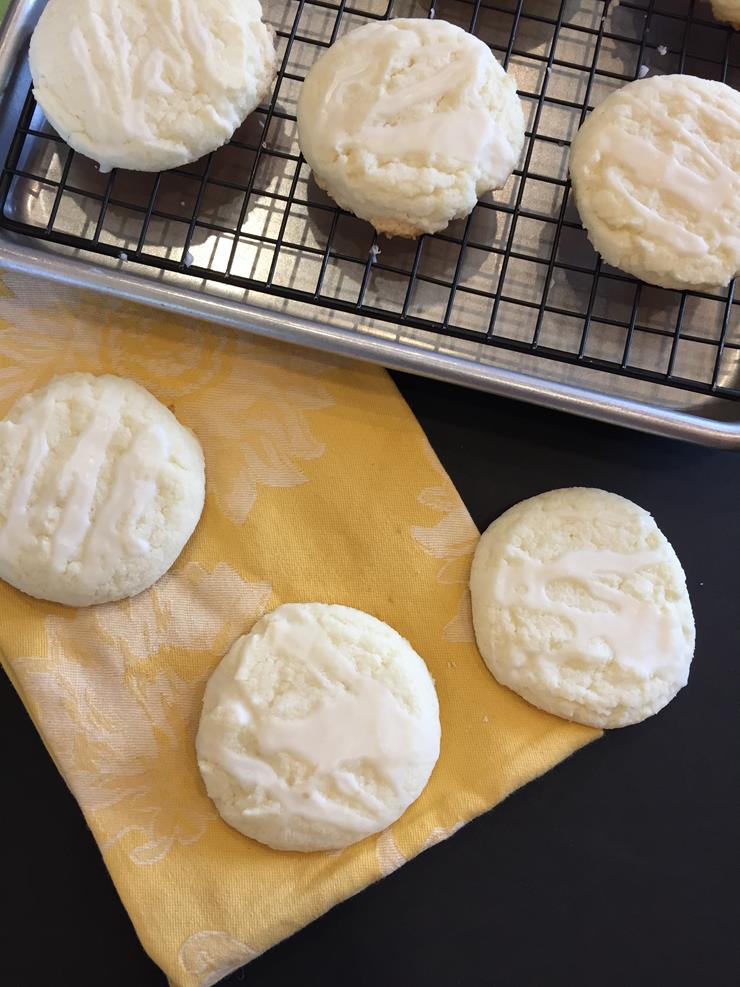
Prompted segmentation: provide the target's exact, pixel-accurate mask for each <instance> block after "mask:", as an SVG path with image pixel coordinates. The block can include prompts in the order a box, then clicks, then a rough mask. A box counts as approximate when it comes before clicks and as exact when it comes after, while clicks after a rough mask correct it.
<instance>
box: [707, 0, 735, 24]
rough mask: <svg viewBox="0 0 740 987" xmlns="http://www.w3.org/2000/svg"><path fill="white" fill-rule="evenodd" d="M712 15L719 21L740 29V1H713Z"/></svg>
mask: <svg viewBox="0 0 740 987" xmlns="http://www.w3.org/2000/svg"><path fill="white" fill-rule="evenodd" d="M712 13H713V14H714V16H715V17H716V18H717V20H718V21H726V22H727V23H728V24H732V26H733V27H736V28H738V29H740V0H712Z"/></svg>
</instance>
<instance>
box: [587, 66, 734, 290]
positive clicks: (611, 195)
mask: <svg viewBox="0 0 740 987" xmlns="http://www.w3.org/2000/svg"><path fill="white" fill-rule="evenodd" d="M570 174H571V179H572V182H573V191H574V192H575V198H576V204H577V206H578V211H579V213H580V215H581V220H582V221H583V225H584V226H585V228H586V230H587V232H588V235H589V239H590V240H591V242H592V243H593V245H594V247H595V248H596V250H598V252H599V253H600V254H601V256H602V257H603V258H604V260H605V261H606V262H607V263H609V264H611V265H613V266H614V267H618V268H620V269H621V270H623V271H626V272H627V273H629V274H633V275H634V276H635V277H638V278H641V279H642V280H643V281H647V282H649V283H650V284H656V285H660V286H661V287H664V288H676V289H679V290H682V289H690V288H697V289H701V288H716V287H720V286H722V285H726V284H727V282H728V281H730V280H731V279H732V278H733V277H735V275H736V274H737V273H738V271H740V232H738V231H740V93H738V92H736V91H735V90H734V89H731V88H730V87H729V86H726V85H724V84H723V83H721V82H712V81H709V80H706V79H697V78H694V77H693V76H689V75H665V76H656V77H654V78H650V79H640V80H638V81H637V82H632V83H630V84H629V85H627V86H625V87H624V88H623V89H620V90H618V91H617V92H615V93H613V94H612V95H611V96H609V97H607V99H605V100H604V102H603V103H601V104H600V105H599V106H598V107H597V108H596V109H595V110H594V111H593V113H592V114H591V115H590V116H589V118H588V119H587V120H586V122H585V123H584V124H583V126H582V127H581V129H580V130H579V131H578V134H577V135H576V138H575V140H574V142H573V147H572V149H571V157H570Z"/></svg>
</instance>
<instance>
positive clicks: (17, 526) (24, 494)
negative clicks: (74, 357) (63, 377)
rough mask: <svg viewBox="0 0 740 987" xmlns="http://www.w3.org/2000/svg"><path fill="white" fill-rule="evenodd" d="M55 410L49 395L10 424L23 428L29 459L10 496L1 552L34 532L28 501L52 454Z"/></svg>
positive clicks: (14, 547) (9, 550)
mask: <svg viewBox="0 0 740 987" xmlns="http://www.w3.org/2000/svg"><path fill="white" fill-rule="evenodd" d="M53 410H54V402H53V400H52V399H51V398H50V397H49V395H48V394H47V395H46V396H45V397H44V399H43V401H41V403H40V404H38V405H36V406H34V408H33V409H32V411H30V412H26V414H24V415H23V417H22V418H21V420H20V422H18V424H17V425H13V424H12V423H10V422H9V423H7V424H8V425H10V427H12V428H20V429H23V431H24V433H25V435H24V439H23V443H24V446H25V450H26V459H25V462H24V463H23V468H22V469H21V475H20V476H19V477H18V481H17V482H16V484H15V487H14V488H13V492H12V494H11V495H10V503H9V504H8V509H7V513H6V515H5V522H4V524H3V525H2V526H0V552H2V553H3V554H11V553H14V552H16V551H17V550H18V548H19V547H20V546H21V545H23V543H24V542H25V541H26V539H27V538H28V537H29V535H30V528H29V526H28V502H29V501H30V499H31V493H32V491H33V486H34V483H35V480H36V476H37V475H38V472H39V469H40V468H41V465H42V464H43V462H44V461H45V460H46V457H47V455H48V454H49V443H48V441H47V438H46V433H47V429H48V427H49V423H50V422H51V414H52V411H53Z"/></svg>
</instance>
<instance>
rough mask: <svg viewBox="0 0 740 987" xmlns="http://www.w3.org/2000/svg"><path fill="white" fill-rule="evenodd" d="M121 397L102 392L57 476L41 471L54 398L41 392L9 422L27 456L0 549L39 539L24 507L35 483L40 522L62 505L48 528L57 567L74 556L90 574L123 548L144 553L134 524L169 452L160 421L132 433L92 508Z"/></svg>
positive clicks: (116, 390)
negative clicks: (105, 488)
mask: <svg viewBox="0 0 740 987" xmlns="http://www.w3.org/2000/svg"><path fill="white" fill-rule="evenodd" d="M124 397H125V392H124V390H123V388H120V387H117V386H115V385H113V386H110V387H109V388H108V389H107V392H106V404H105V406H99V407H97V408H96V409H95V411H94V412H93V414H92V416H91V417H90V420H89V421H88V422H87V425H86V426H85V428H84V430H83V431H82V433H81V434H80V436H79V438H78V440H77V443H76V445H75V446H74V448H73V449H72V451H71V453H70V455H69V458H68V459H67V461H66V463H65V464H64V467H63V468H62V469H61V470H60V472H59V474H58V475H57V476H52V475H49V471H48V470H47V469H45V466H46V463H47V457H48V455H49V444H48V438H47V435H48V429H49V426H50V424H51V421H52V416H53V411H54V401H53V398H51V397H50V396H49V395H46V396H45V397H44V398H43V400H41V401H39V402H36V403H34V404H33V405H31V407H30V408H29V409H28V410H27V411H25V412H24V413H23V415H22V416H21V417H20V419H19V421H18V423H17V424H16V425H12V423H8V424H11V426H12V427H14V428H19V429H22V430H23V432H24V436H23V440H22V449H23V451H24V452H25V458H24V461H23V465H22V468H21V470H20V476H19V478H18V480H17V481H16V484H15V486H14V488H13V491H12V494H11V496H10V499H9V504H8V508H7V512H6V517H5V521H4V523H3V524H2V525H1V526H0V551H2V552H3V553H5V554H8V555H10V554H17V553H18V552H19V551H21V550H22V548H23V546H24V545H25V544H27V543H28V541H29V540H31V539H35V538H37V537H38V532H33V531H31V529H30V526H29V505H30V503H31V500H32V494H33V490H34V486H35V485H36V484H37V483H41V484H42V487H41V490H40V493H39V495H38V499H37V503H36V505H35V507H34V513H35V514H37V515H38V516H39V518H40V519H44V518H45V517H48V515H49V512H50V511H53V510H54V509H55V507H56V506H57V505H59V508H60V509H59V516H58V519H57V521H56V523H55V525H54V527H53V530H51V531H48V537H49V547H50V556H51V564H52V566H53V567H54V568H55V569H56V570H57V571H63V570H64V569H65V568H66V567H67V566H68V565H69V564H70V562H72V561H76V562H78V564H79V566H80V577H81V578H82V579H83V580H84V579H85V578H86V577H88V576H89V577H90V578H94V577H95V575H96V573H99V571H100V568H101V565H106V564H111V563H114V562H115V561H116V559H117V558H118V557H119V556H120V554H121V551H122V550H123V551H127V552H129V553H130V554H141V553H143V552H145V551H146V550H147V549H148V547H149V544H148V542H146V541H145V540H143V539H141V538H139V537H137V535H136V532H135V528H136V524H137V522H138V520H139V518H140V517H141V515H142V514H143V513H144V511H145V510H146V508H147V506H148V505H149V503H150V502H151V501H152V499H153V498H154V496H155V495H156V491H157V475H158V473H159V471H160V469H161V467H162V465H163V464H164V463H165V462H166V460H167V457H168V455H169V442H168V439H167V435H166V433H165V431H164V429H163V428H162V427H161V426H159V425H153V426H149V427H146V428H144V429H142V430H141V431H140V432H138V433H137V434H136V435H135V436H134V438H133V441H132V442H131V444H130V445H129V447H128V448H127V449H126V450H125V452H123V454H122V455H120V456H119V457H118V459H117V461H116V463H115V469H114V476H113V480H112V483H111V485H110V488H109V490H108V491H107V494H106V497H105V499H104V500H103V501H102V502H101V503H100V504H98V505H95V498H96V495H97V493H98V489H99V480H100V473H101V470H102V468H103V465H104V464H105V462H106V458H107V456H108V450H109V447H110V444H111V442H112V440H113V438H114V437H115V435H116V433H117V432H118V430H119V428H120V426H121V420H120V412H121V407H122V405H123V402H124ZM45 523H48V522H45Z"/></svg>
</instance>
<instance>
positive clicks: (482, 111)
mask: <svg viewBox="0 0 740 987" xmlns="http://www.w3.org/2000/svg"><path fill="white" fill-rule="evenodd" d="M298 140H299V143H300V146H301V151H302V152H303V155H304V157H305V158H306V161H307V162H308V164H309V165H310V167H311V169H312V171H313V174H314V178H315V180H316V182H317V183H318V184H319V185H320V186H321V187H322V188H323V189H325V190H326V191H327V192H328V194H329V195H330V196H332V198H333V199H334V200H335V201H336V202H337V203H338V204H339V205H340V206H342V207H343V208H344V209H347V210H349V211H350V212H353V213H354V214H355V215H356V216H359V217H360V218H361V219H366V220H368V221H369V222H370V223H372V225H373V226H374V227H375V229H376V230H378V231H379V232H380V233H388V234H389V235H395V236H405V237H415V236H419V235H420V234H422V233H434V232H435V231H437V230H442V229H444V227H445V226H447V224H448V223H449V222H450V221H451V220H453V219H458V218H460V217H462V216H467V215H468V213H470V212H471V211H472V209H473V207H474V206H475V203H476V201H477V199H478V197H479V196H481V195H483V193H484V192H488V191H490V190H491V189H498V188H501V187H502V186H503V185H505V184H506V182H507V180H508V178H509V176H510V175H511V173H512V171H513V170H514V168H515V167H516V164H517V161H518V159H519V156H520V154H521V150H522V146H523V144H524V117H523V114H522V107H521V102H520V100H519V97H518V96H517V93H516V84H515V82H514V80H513V79H512V78H511V76H509V75H507V74H506V72H504V70H503V68H502V67H501V66H500V65H499V63H498V62H497V61H496V59H495V58H494V56H493V55H492V54H491V51H490V49H489V48H488V46H487V45H485V44H484V43H483V42H482V41H480V40H479V39H478V38H475V37H473V35H471V34H467V33H466V32H465V31H463V30H462V29H461V28H459V27H455V26H454V25H452V24H448V23H446V22H445V21H441V20H424V19H422V18H413V19H406V18H399V19H397V20H392V21H383V22H379V23H373V24H367V25H366V26H364V27H361V28H359V29H357V30H355V31H352V32H350V33H349V34H346V35H345V36H344V37H343V38H342V39H341V40H340V41H337V43H336V44H334V45H332V47H331V48H329V50H328V51H327V52H326V53H325V54H323V55H322V56H321V57H320V58H319V60H318V61H317V62H316V63H315V64H314V65H313V67H312V68H311V70H310V72H309V73H308V75H307V76H306V80H305V82H304V83H303V86H302V88H301V92H300V97H299V100H298Z"/></svg>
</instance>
